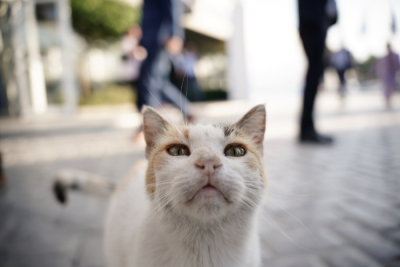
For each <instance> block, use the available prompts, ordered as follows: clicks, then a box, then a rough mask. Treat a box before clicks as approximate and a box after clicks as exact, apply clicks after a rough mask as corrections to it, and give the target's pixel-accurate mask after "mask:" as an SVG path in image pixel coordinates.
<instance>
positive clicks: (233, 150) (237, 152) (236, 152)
mask: <svg viewBox="0 0 400 267" xmlns="http://www.w3.org/2000/svg"><path fill="white" fill-rule="evenodd" d="M244 154H246V150H245V149H244V148H243V147H242V146H241V145H232V146H228V147H227V148H226V149H225V156H228V157H243V156H244Z"/></svg>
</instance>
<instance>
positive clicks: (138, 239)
mask: <svg viewBox="0 0 400 267" xmlns="http://www.w3.org/2000/svg"><path fill="white" fill-rule="evenodd" d="M143 118H144V136H145V140H146V144H147V147H146V158H147V160H148V161H147V162H139V163H137V164H136V166H135V167H134V168H133V171H132V172H131V173H130V174H129V175H128V176H127V177H126V178H125V179H123V180H122V181H121V182H120V184H119V185H118V186H117V188H116V189H115V192H114V193H113V195H112V197H111V203H110V207H109V210H108V214H107V219H106V226H105V253H106V260H107V264H108V266H109V267H192V266H194V267H211V266H214V267H223V266H224V267H235V266H237V267H258V266H260V265H261V255H260V244H259V234H258V221H259V219H258V216H259V213H260V212H261V210H260V209H261V207H260V206H261V202H262V199H263V195H264V190H265V187H266V183H267V181H266V176H265V172H264V168H263V163H262V154H263V139H264V132H265V121H266V112H265V107H264V106H263V105H259V106H256V107H254V108H253V109H251V110H250V111H249V112H248V113H247V114H246V115H244V116H243V118H242V119H240V120H239V121H238V122H237V123H235V124H232V125H218V126H215V125H185V124H183V125H174V124H170V123H169V122H167V121H166V120H165V119H163V118H162V117H161V116H160V115H159V114H158V113H157V112H156V111H155V110H154V109H152V108H146V109H145V111H144V112H143Z"/></svg>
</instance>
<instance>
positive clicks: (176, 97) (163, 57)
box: [157, 51, 192, 119]
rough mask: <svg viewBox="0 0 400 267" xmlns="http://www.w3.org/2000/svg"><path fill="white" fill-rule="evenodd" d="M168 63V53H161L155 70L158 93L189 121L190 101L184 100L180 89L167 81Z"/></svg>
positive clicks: (169, 69) (184, 97)
mask: <svg viewBox="0 0 400 267" xmlns="http://www.w3.org/2000/svg"><path fill="white" fill-rule="evenodd" d="M170 62H171V61H170V57H169V55H168V53H167V52H166V51H163V52H161V54H160V61H159V68H158V70H157V71H158V75H157V77H159V80H158V82H157V86H158V88H159V92H160V93H161V94H162V96H163V97H164V98H165V99H166V100H167V101H168V102H170V103H171V104H173V105H174V106H176V107H177V108H178V109H180V110H181V111H182V113H183V115H184V116H185V117H186V118H188V119H191V117H192V116H191V114H190V110H191V103H190V101H189V100H188V99H187V98H186V96H185V95H184V94H182V92H181V91H180V89H179V88H177V87H176V86H175V85H174V84H173V83H171V81H170V80H169V73H170V71H171V68H170V66H171V65H170V64H171V63H170Z"/></svg>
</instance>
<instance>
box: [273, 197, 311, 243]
mask: <svg viewBox="0 0 400 267" xmlns="http://www.w3.org/2000/svg"><path fill="white" fill-rule="evenodd" d="M270 203H272V204H274V205H275V206H277V207H278V208H280V209H282V210H283V211H285V212H286V213H287V214H289V215H290V216H291V217H292V218H293V219H295V220H296V221H297V222H299V223H300V224H301V225H302V226H303V228H304V229H305V230H306V231H307V232H308V233H309V234H310V235H311V236H312V237H313V238H314V240H315V241H316V242H317V243H319V241H318V240H317V238H316V237H315V235H314V234H313V233H311V231H310V229H308V228H307V226H305V225H304V223H303V222H302V221H300V219H299V218H297V217H296V216H295V215H294V214H293V213H291V212H290V211H288V210H287V209H285V208H283V207H282V206H280V205H278V204H277V203H276V202H275V203H274V202H273V201H272V202H270Z"/></svg>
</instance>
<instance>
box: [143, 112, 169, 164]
mask: <svg viewBox="0 0 400 267" xmlns="http://www.w3.org/2000/svg"><path fill="white" fill-rule="evenodd" d="M169 125H170V124H169V123H168V122H167V121H166V120H165V119H164V118H163V117H161V115H160V114H158V112H157V111H156V110H155V109H153V108H151V107H148V106H145V107H144V111H143V133H144V139H145V140H146V145H147V146H146V158H148V157H149V155H150V152H151V150H152V149H153V148H154V145H155V143H156V142H157V140H158V138H159V137H160V135H162V134H163V133H164V132H165V131H166V130H167V128H168V127H169Z"/></svg>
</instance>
